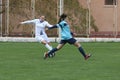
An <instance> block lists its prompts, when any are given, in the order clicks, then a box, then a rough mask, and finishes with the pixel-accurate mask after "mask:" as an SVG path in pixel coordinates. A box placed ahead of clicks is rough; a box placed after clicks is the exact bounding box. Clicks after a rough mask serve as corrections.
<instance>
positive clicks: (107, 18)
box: [79, 0, 120, 32]
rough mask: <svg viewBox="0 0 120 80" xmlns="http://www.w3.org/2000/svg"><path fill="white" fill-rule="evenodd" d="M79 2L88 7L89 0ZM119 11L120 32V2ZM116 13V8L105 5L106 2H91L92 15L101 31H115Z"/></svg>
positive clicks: (119, 2)
mask: <svg viewBox="0 0 120 80" xmlns="http://www.w3.org/2000/svg"><path fill="white" fill-rule="evenodd" d="M79 2H80V4H82V5H83V6H84V7H87V5H86V4H87V0H79ZM117 10H118V11H117V30H119V31H120V13H119V10H120V0H118V6H117ZM114 11H115V8H114V6H108V5H104V0H91V14H92V15H93V17H94V19H95V20H96V25H97V26H98V28H99V31H112V32H113V31H115V28H116V26H114V24H115V21H114V19H115V15H114V14H115V13H114Z"/></svg>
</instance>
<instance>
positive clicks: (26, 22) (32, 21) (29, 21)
mask: <svg viewBox="0 0 120 80" xmlns="http://www.w3.org/2000/svg"><path fill="white" fill-rule="evenodd" d="M35 22H36V19H34V20H27V21H24V22H21V24H33V23H35Z"/></svg>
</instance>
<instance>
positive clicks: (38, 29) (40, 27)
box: [22, 19, 52, 36]
mask: <svg viewBox="0 0 120 80" xmlns="http://www.w3.org/2000/svg"><path fill="white" fill-rule="evenodd" d="M30 23H33V24H35V36H41V35H44V34H45V35H46V33H45V27H52V25H51V24H49V23H48V22H47V21H43V22H41V21H40V19H34V20H28V21H24V22H22V24H30Z"/></svg>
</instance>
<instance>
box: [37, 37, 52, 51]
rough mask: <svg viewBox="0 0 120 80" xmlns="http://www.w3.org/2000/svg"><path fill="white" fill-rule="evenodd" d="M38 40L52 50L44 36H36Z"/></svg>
mask: <svg viewBox="0 0 120 80" xmlns="http://www.w3.org/2000/svg"><path fill="white" fill-rule="evenodd" d="M36 40H37V41H38V42H40V43H42V44H43V45H44V46H45V47H46V48H47V49H48V50H52V47H51V46H50V45H49V43H48V42H47V41H46V40H45V39H44V38H43V36H36Z"/></svg>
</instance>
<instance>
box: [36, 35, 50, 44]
mask: <svg viewBox="0 0 120 80" xmlns="http://www.w3.org/2000/svg"><path fill="white" fill-rule="evenodd" d="M35 38H36V40H37V41H38V42H40V43H41V42H42V41H46V42H47V43H49V42H50V40H49V39H48V37H47V35H40V36H36V37H35Z"/></svg>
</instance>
